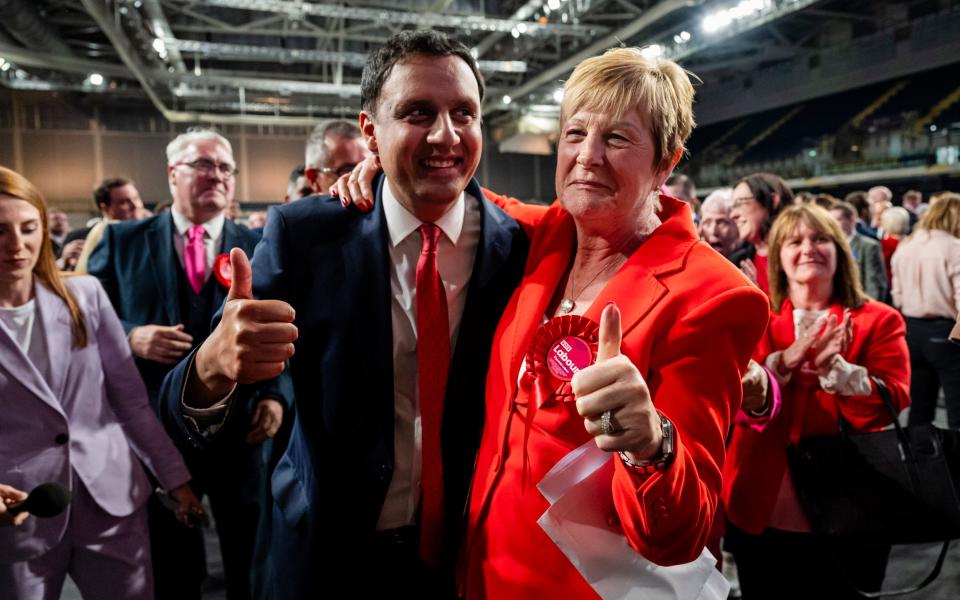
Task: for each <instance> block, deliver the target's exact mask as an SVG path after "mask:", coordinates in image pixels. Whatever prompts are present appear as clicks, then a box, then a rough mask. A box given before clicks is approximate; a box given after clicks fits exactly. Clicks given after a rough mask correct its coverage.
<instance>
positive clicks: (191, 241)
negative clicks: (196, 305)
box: [183, 225, 207, 294]
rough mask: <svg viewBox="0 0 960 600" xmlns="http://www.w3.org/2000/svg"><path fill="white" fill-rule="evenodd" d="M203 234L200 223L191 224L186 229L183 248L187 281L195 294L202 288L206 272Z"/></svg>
mask: <svg viewBox="0 0 960 600" xmlns="http://www.w3.org/2000/svg"><path fill="white" fill-rule="evenodd" d="M203 234H204V229H203V226H202V225H191V226H190V229H188V230H187V245H186V247H185V248H184V249H183V266H184V268H185V269H186V271H187V281H189V282H190V287H192V288H193V291H194V292H196V293H197V294H199V293H200V290H202V289H203V279H204V276H205V275H206V274H207V272H206V271H207V251H206V249H205V248H204V247H203Z"/></svg>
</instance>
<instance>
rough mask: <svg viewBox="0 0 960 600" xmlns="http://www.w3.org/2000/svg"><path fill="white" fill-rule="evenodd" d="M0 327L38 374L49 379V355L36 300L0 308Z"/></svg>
mask: <svg viewBox="0 0 960 600" xmlns="http://www.w3.org/2000/svg"><path fill="white" fill-rule="evenodd" d="M0 328H3V331H4V332H5V333H6V334H7V335H9V336H10V339H12V340H13V341H14V342H16V344H17V346H19V347H20V350H21V351H23V353H24V354H26V355H27V358H29V359H30V362H31V363H33V366H34V367H36V368H37V371H39V372H40V375H41V376H42V377H43V378H44V379H45V380H46V379H49V375H50V373H49V371H50V357H49V356H48V354H47V339H46V337H45V336H44V335H43V327H42V325H41V319H40V318H39V317H38V316H37V303H36V300H35V299H31V300H30V301H29V302H27V303H26V304H21V305H20V306H17V307H14V308H0Z"/></svg>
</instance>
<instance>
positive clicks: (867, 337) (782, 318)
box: [723, 204, 910, 600]
mask: <svg viewBox="0 0 960 600" xmlns="http://www.w3.org/2000/svg"><path fill="white" fill-rule="evenodd" d="M769 244H770V253H769V260H770V262H769V271H768V276H769V281H770V292H771V293H770V301H771V304H772V306H773V311H774V312H773V315H772V318H771V321H770V327H769V329H768V333H767V336H766V339H765V340H764V341H763V343H761V344H760V346H759V348H758V350H757V352H756V355H755V359H756V360H757V361H758V362H762V363H764V364H766V366H767V367H768V368H769V370H770V372H772V373H773V374H774V375H775V376H776V377H777V379H778V382H779V383H780V388H781V393H782V408H781V410H780V413H779V414H778V415H776V416H773V417H772V418H771V421H770V423H768V424H767V427H766V428H765V429H764V430H763V431H757V430H756V429H753V428H750V427H746V426H742V425H739V424H738V425H736V426H735V427H734V430H733V435H732V438H731V442H730V447H729V449H728V453H727V462H726V464H725V465H724V474H723V500H724V506H725V509H726V513H727V519H728V523H729V526H728V531H727V539H726V541H727V547H728V548H730V549H731V550H732V551H733V553H734V556H735V558H736V561H737V568H738V572H739V575H740V585H741V590H742V592H743V596H744V598H746V599H747V600H749V599H751V598H779V597H787V596H789V597H804V598H809V597H815V595H816V594H823V593H829V595H830V597H843V596H844V594H847V595H850V596H851V597H859V596H857V595H855V594H853V592H852V590H850V589H849V588H848V586H847V585H846V584H845V583H844V582H843V575H842V574H841V572H840V570H839V569H843V571H845V572H846V574H847V575H849V576H850V577H852V578H853V579H854V581H855V582H857V583H858V584H859V585H860V586H861V587H862V589H871V588H873V589H878V588H879V586H880V584H881V583H882V582H883V576H884V571H885V568H886V557H887V553H888V551H889V547H886V548H883V547H862V546H861V547H856V548H829V547H825V546H824V545H822V544H818V543H817V541H816V540H815V539H814V537H813V535H812V534H811V533H810V525H809V523H808V521H807V519H806V516H805V515H804V513H803V510H802V508H801V507H800V504H799V501H798V499H797V492H796V489H795V488H794V486H793V481H792V479H791V477H790V473H789V470H788V469H787V456H786V448H787V446H789V445H790V444H791V443H793V442H795V441H797V440H799V439H801V438H803V437H807V436H813V435H823V434H831V433H835V432H837V429H838V427H839V422H840V419H841V418H842V419H843V420H844V421H846V422H847V423H848V424H849V426H850V427H851V428H853V429H855V430H871V429H880V428H883V427H885V426H887V425H889V424H890V422H891V416H890V413H889V411H888V410H887V409H886V407H885V406H884V404H883V401H882V400H881V399H880V396H879V395H878V394H877V391H876V384H874V383H873V382H872V381H871V379H870V377H878V378H880V379H881V380H882V381H883V382H884V383H885V384H886V385H887V387H888V388H889V389H890V391H891V393H892V395H893V398H894V402H895V403H896V405H897V406H898V408H900V409H903V408H905V407H906V406H907V405H908V404H909V403H910V401H909V396H908V390H909V386H910V358H909V355H908V352H907V345H906V339H905V328H904V323H903V318H902V317H901V316H900V314H899V313H897V312H896V311H895V310H893V309H892V308H890V307H888V306H887V305H885V304H883V303H880V302H874V301H871V300H868V299H867V297H866V296H865V295H864V293H863V289H862V287H861V284H860V277H859V275H858V274H857V269H856V264H855V262H854V261H853V258H852V256H851V255H850V249H849V247H848V246H847V243H846V240H845V237H844V234H843V232H842V231H841V230H840V228H839V226H838V225H837V223H836V222H835V221H834V220H833V219H832V218H831V217H830V214H829V213H828V212H826V211H825V210H824V209H822V208H820V207H819V206H816V205H811V204H804V205H798V206H792V207H790V208H787V209H785V211H784V212H783V213H781V215H780V217H778V219H777V221H776V222H775V223H774V225H773V229H772V230H771V232H770V239H769ZM834 556H839V557H842V558H843V561H844V564H842V566H840V567H839V568H838V566H837V564H836V562H835V560H834V558H833V557H834ZM784 594H787V596H785V595H784Z"/></svg>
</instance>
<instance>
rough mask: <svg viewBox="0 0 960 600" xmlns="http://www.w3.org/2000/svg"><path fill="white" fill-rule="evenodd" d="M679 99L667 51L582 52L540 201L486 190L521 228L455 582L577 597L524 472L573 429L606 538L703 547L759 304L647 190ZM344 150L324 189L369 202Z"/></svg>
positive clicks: (685, 218)
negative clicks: (524, 246)
mask: <svg viewBox="0 0 960 600" xmlns="http://www.w3.org/2000/svg"><path fill="white" fill-rule="evenodd" d="M692 100H693V88H692V86H691V85H690V82H689V80H688V79H687V76H686V74H685V73H684V71H683V70H682V69H681V68H680V67H679V66H677V65H676V64H675V63H672V62H670V61H666V60H656V59H647V58H645V57H643V56H642V55H641V54H640V52H639V50H638V49H635V48H632V49H617V50H611V51H609V52H607V53H606V54H604V55H603V56H600V57H596V58H592V59H588V60H586V61H584V62H582V63H581V64H580V65H579V66H578V67H577V69H576V70H575V71H574V72H573V75H572V76H571V78H570V79H569V81H568V82H567V84H566V87H565V90H564V99H563V103H562V105H561V118H560V122H561V132H560V142H559V148H558V150H559V151H558V162H557V174H556V187H557V192H558V196H559V199H560V200H559V202H558V203H555V204H554V205H553V206H551V207H550V208H549V209H545V208H544V207H542V206H534V205H525V204H522V203H520V202H518V201H516V200H512V199H509V198H505V197H502V196H497V195H495V194H492V193H490V192H487V197H488V198H489V199H490V200H492V201H494V202H496V203H497V204H499V205H500V206H501V207H503V208H504V209H505V210H506V211H507V212H508V213H509V214H510V215H511V216H512V217H514V218H515V219H516V220H517V221H519V222H520V223H521V224H522V225H524V227H525V228H526V230H527V231H528V233H529V234H530V235H531V238H532V240H531V249H530V254H529V257H528V260H527V267H526V272H525V275H524V278H523V280H522V282H521V284H520V286H519V287H518V289H517V290H516V292H515V293H514V295H513V297H512V299H511V301H510V303H509V305H508V306H507V309H506V311H505V313H504V315H503V318H502V319H501V321H500V324H499V325H498V327H497V332H496V335H495V337H494V342H493V349H492V353H491V359H490V368H489V371H488V376H487V381H486V409H487V410H486V421H485V428H484V433H483V438H482V441H481V446H480V451H479V454H478V458H477V468H476V471H475V474H474V480H473V489H472V495H471V499H470V502H469V506H468V532H467V539H466V541H465V544H464V549H463V556H462V561H461V566H462V567H463V569H462V572H461V581H460V582H461V584H462V585H465V589H461V591H462V592H465V593H466V595H467V598H469V599H473V598H485V597H489V598H496V599H498V600H500V599H510V598H551V597H556V598H595V597H596V596H597V593H596V592H595V591H594V589H593V588H592V587H591V585H590V584H589V583H588V582H587V580H586V579H585V578H584V576H583V575H581V573H580V571H578V569H577V567H576V566H574V564H572V563H571V561H570V560H568V559H567V557H566V556H565V555H564V554H563V553H562V552H561V550H560V549H559V548H558V547H557V545H556V544H555V543H554V541H553V540H552V539H551V538H550V537H549V536H548V535H547V534H546V533H545V531H544V530H543V529H541V527H540V526H539V525H538V523H537V521H538V520H539V519H540V517H541V516H542V515H543V514H544V512H545V511H546V510H547V509H548V508H549V503H548V502H547V500H546V499H545V498H544V496H543V495H542V494H541V492H540V490H539V489H538V488H537V484H539V483H540V482H541V481H542V480H543V478H544V476H545V475H546V474H547V473H548V471H550V469H552V468H553V467H554V466H555V465H556V464H557V463H558V462H559V461H560V460H561V459H563V458H564V457H565V456H567V455H568V454H569V453H570V452H571V451H573V450H576V449H577V448H578V447H580V446H581V445H584V444H587V443H596V445H597V446H598V447H599V448H601V449H602V450H605V451H608V452H610V453H611V455H610V461H611V462H612V463H613V476H612V481H611V483H610V489H609V492H607V493H601V494H599V495H598V497H597V498H596V502H597V503H599V507H594V508H598V510H601V511H603V512H606V513H607V514H609V518H608V522H609V523H612V524H615V526H618V527H619V528H620V529H621V530H622V534H623V536H624V538H625V540H624V541H625V542H626V543H629V545H630V546H631V547H632V548H633V549H634V550H635V551H637V552H639V553H640V554H641V555H642V556H643V557H644V558H646V559H648V560H650V561H652V562H655V563H659V564H678V563H686V562H690V561H692V560H694V559H695V558H697V557H698V556H699V555H700V553H701V551H702V549H703V548H704V545H705V543H706V541H707V539H708V536H709V534H710V530H711V526H712V524H713V521H714V518H715V513H716V509H717V500H718V497H719V492H720V470H721V465H722V463H723V456H724V439H725V437H726V434H727V431H728V428H729V426H730V423H731V420H732V419H733V417H734V415H735V414H736V412H737V410H738V408H739V407H740V398H741V375H742V374H743V373H744V372H745V370H746V366H747V363H748V360H749V358H750V354H751V353H752V352H753V349H754V348H755V347H756V344H757V342H758V341H759V339H760V338H761V336H762V334H763V331H764V328H765V327H766V323H767V319H768V316H769V309H768V306H767V301H766V297H765V296H764V295H763V294H762V293H761V292H760V291H759V290H758V289H756V288H755V287H754V286H752V285H751V284H750V283H749V281H748V280H747V279H746V278H745V277H744V276H743V275H742V274H741V273H740V272H739V271H738V270H737V269H736V267H734V266H733V265H732V264H730V263H729V262H728V261H726V260H725V259H724V258H723V257H722V256H721V255H719V254H717V253H716V252H715V251H714V250H713V249H711V248H710V247H709V246H708V245H707V244H705V243H703V242H700V241H699V240H698V236H697V232H696V229H695V226H694V221H693V215H692V214H691V212H690V208H689V207H688V205H686V204H685V203H683V202H680V201H678V200H675V199H673V198H670V197H667V196H659V195H658V190H659V189H660V187H661V185H663V182H664V180H665V179H666V178H667V176H668V175H669V174H670V172H671V171H672V170H673V167H674V166H675V165H676V163H677V160H679V158H680V154H681V153H682V151H683V144H684V142H685V141H686V139H687V137H688V136H689V134H690V131H691V129H692V127H693V110H692ZM365 164H366V166H367V167H368V168H371V169H373V170H375V169H376V165H375V164H374V162H373V161H369V160H368V161H365ZM358 169H359V170H358V171H355V172H354V176H351V179H354V180H355V184H351V183H350V182H349V180H348V179H347V178H346V177H343V178H341V179H340V182H338V184H337V191H338V194H339V195H340V196H341V200H342V201H344V202H345V203H350V202H354V203H356V204H357V206H358V207H360V208H361V209H364V208H370V207H372V204H371V203H370V201H369V200H362V199H363V198H369V197H370V196H369V195H368V194H365V193H363V192H362V190H363V185H362V183H361V182H363V181H366V182H367V184H369V173H368V174H367V175H364V169H362V168H360V167H358ZM368 187H369V185H368ZM614 304H615V305H616V306H612V305H614ZM598 324H599V325H598ZM623 547H626V544H623ZM645 576H646V575H645V573H644V572H643V570H641V569H640V568H639V567H638V568H637V570H636V578H637V580H642V579H643V578H644V577H645Z"/></svg>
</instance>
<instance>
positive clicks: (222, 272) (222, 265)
mask: <svg viewBox="0 0 960 600" xmlns="http://www.w3.org/2000/svg"><path fill="white" fill-rule="evenodd" d="M213 276H214V277H216V278H217V281H219V282H220V285H222V286H223V287H225V288H227V289H228V290H229V289H230V284H231V282H232V281H233V265H231V264H230V255H229V254H221V255H220V256H218V257H217V258H216V259H215V260H214V261H213Z"/></svg>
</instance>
